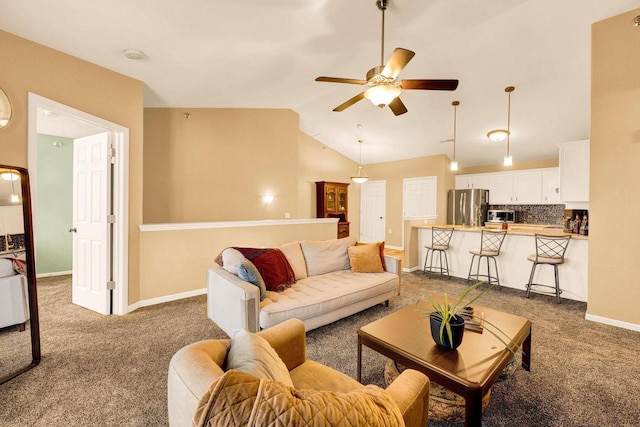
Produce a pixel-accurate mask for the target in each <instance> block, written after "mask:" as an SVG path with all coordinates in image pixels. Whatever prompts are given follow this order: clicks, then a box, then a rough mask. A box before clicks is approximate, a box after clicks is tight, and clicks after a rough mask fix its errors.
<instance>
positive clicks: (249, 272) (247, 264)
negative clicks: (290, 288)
mask: <svg viewBox="0 0 640 427" xmlns="http://www.w3.org/2000/svg"><path fill="white" fill-rule="evenodd" d="M238 277H239V278H241V279H242V280H244V281H245V282H249V283H253V284H254V285H256V286H257V287H258V288H259V289H260V301H262V300H263V299H264V297H265V295H266V292H267V287H266V285H265V284H264V280H263V279H262V275H260V272H259V271H258V269H257V267H256V266H255V265H254V264H253V263H252V262H251V261H249V260H248V259H246V258H243V259H242V261H241V262H240V265H239V266H238Z"/></svg>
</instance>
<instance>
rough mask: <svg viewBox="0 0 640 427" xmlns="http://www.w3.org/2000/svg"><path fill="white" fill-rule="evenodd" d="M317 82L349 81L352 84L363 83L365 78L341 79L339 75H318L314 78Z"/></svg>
mask: <svg viewBox="0 0 640 427" xmlns="http://www.w3.org/2000/svg"><path fill="white" fill-rule="evenodd" d="M316 81H317V82H329V83H350V84H354V85H363V84H366V83H367V81H366V80H356V79H343V78H341V77H318V78H317V79H316Z"/></svg>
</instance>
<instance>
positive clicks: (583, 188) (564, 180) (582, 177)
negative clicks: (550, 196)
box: [558, 140, 589, 209]
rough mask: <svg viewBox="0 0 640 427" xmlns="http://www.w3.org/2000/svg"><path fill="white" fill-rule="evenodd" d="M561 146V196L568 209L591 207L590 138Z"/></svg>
mask: <svg viewBox="0 0 640 427" xmlns="http://www.w3.org/2000/svg"><path fill="white" fill-rule="evenodd" d="M558 146H559V147H560V198H561V200H562V202H564V203H565V204H566V206H567V209H588V208H589V140H583V141H575V142H566V143H562V144H559V145H558Z"/></svg>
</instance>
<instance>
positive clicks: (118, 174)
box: [27, 93, 129, 314]
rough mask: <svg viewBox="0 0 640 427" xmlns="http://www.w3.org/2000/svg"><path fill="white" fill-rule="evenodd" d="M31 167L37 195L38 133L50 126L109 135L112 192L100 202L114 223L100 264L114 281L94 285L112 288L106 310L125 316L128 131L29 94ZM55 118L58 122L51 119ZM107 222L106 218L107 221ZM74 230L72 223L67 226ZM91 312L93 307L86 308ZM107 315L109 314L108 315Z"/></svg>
mask: <svg viewBox="0 0 640 427" xmlns="http://www.w3.org/2000/svg"><path fill="white" fill-rule="evenodd" d="M28 114H29V122H28V159H27V160H28V167H29V173H30V174H31V176H32V179H31V181H30V182H31V192H32V194H34V195H37V194H38V193H37V182H38V179H37V176H38V169H39V165H38V134H39V133H40V132H41V129H42V128H43V127H44V126H45V122H48V123H47V130H46V133H51V134H54V135H57V136H61V137H69V138H72V139H76V138H80V137H84V136H90V135H96V134H104V133H106V134H108V135H109V138H110V141H111V145H110V147H111V148H110V150H111V149H112V151H113V153H114V154H115V155H114V156H113V157H112V159H111V160H110V163H111V164H110V169H111V173H110V177H109V180H110V190H111V191H109V193H108V194H104V195H101V196H100V197H101V198H105V199H106V200H101V201H100V202H101V203H104V204H105V205H108V206H111V207H112V212H111V215H110V218H109V221H113V230H112V237H111V241H112V243H111V245H110V248H109V251H106V252H105V255H104V257H100V259H99V263H100V264H101V265H102V266H103V267H104V268H105V269H106V270H109V271H112V274H111V276H110V279H111V280H108V281H106V282H104V283H102V281H101V282H100V283H97V284H95V285H97V286H99V287H101V288H104V290H106V289H107V288H112V291H110V292H104V293H103V295H104V296H103V297H104V298H109V301H107V302H106V307H109V309H108V310H106V311H108V313H110V314H126V313H127V312H128V220H129V213H128V212H129V209H128V188H129V184H128V155H129V154H128V153H129V129H127V128H125V127H123V126H120V125H118V124H115V123H112V122H109V121H107V120H104V119H102V118H100V117H96V116H93V115H91V114H88V113H85V112H83V111H80V110H76V109H74V108H72V107H69V106H67V105H64V104H61V103H59V102H56V101H53V100H51V99H47V98H44V97H42V96H39V95H36V94H33V93H29V94H28ZM48 118H52V119H55V120H48ZM37 203H38V200H37V197H34V200H33V212H34V215H36V216H37V215H38V212H39V211H38V206H37ZM105 221H106V218H105ZM68 228H69V232H71V231H72V229H73V228H74V227H73V224H69V226H68ZM35 244H36V249H37V246H38V234H37V231H36V233H35ZM76 258H77V255H76V254H75V251H74V254H73V268H72V274H73V275H76V274H78V271H76V265H77V264H78V263H77V262H76V261H77V259H76ZM87 308H89V309H92V308H91V307H87ZM105 314H107V313H105Z"/></svg>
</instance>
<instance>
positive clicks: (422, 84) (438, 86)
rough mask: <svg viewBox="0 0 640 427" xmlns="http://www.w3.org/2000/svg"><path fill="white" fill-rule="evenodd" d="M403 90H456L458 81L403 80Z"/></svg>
mask: <svg viewBox="0 0 640 427" xmlns="http://www.w3.org/2000/svg"><path fill="white" fill-rule="evenodd" d="M400 83H401V86H402V89H423V90H456V88H457V87H458V81H457V80H420V79H416V80H402V81H401V82H400Z"/></svg>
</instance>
